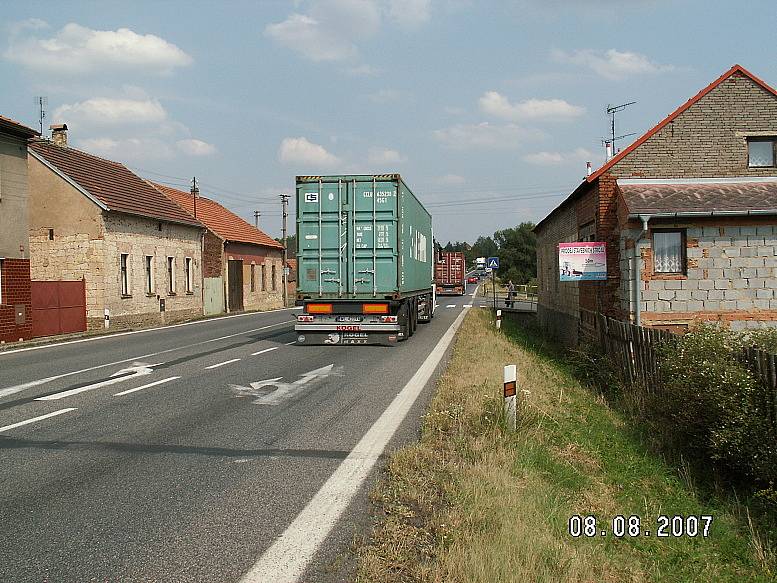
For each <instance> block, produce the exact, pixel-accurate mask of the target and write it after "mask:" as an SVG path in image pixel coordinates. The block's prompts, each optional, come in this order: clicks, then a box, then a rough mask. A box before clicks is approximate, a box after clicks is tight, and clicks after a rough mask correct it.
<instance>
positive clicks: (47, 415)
mask: <svg viewBox="0 0 777 583" xmlns="http://www.w3.org/2000/svg"><path fill="white" fill-rule="evenodd" d="M76 409H77V407H68V408H67V409H60V410H59V411H54V412H53V413H46V414H45V415H41V416H40V417H33V418H32V419H27V420H26V421H19V423H13V424H11V425H6V426H5V427H0V432H2V431H8V430H9V429H14V428H16V427H21V426H22V425H29V424H30V423H35V422H36V421H41V420H43V419H48V418H49V417H56V416H57V415H62V413H67V412H69V411H75V410H76Z"/></svg>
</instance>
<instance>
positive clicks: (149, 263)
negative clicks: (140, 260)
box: [145, 255, 154, 295]
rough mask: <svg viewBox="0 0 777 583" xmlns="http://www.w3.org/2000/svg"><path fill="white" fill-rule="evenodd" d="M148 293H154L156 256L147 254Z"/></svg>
mask: <svg viewBox="0 0 777 583" xmlns="http://www.w3.org/2000/svg"><path fill="white" fill-rule="evenodd" d="M145 267H146V294H147V295H152V294H153V293H154V256H153V255H146V266H145Z"/></svg>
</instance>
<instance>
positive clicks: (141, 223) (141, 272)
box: [87, 213, 202, 325]
mask: <svg viewBox="0 0 777 583" xmlns="http://www.w3.org/2000/svg"><path fill="white" fill-rule="evenodd" d="M160 227H161V230H160ZM201 233H202V231H201V230H200V229H199V228H196V227H189V226H186V225H178V224H173V223H166V222H161V223H160V222H159V221H156V220H153V219H146V218H142V217H134V216H130V215H120V214H116V213H111V214H108V215H106V218H105V235H104V243H103V257H104V263H103V278H102V282H103V293H102V307H101V308H100V310H99V313H97V314H95V313H93V312H92V313H88V314H87V315H88V317H89V321H90V323H93V322H94V320H93V318H98V319H99V320H100V321H101V320H102V318H103V313H102V310H103V308H105V307H107V308H108V309H109V310H110V314H111V322H112V323H113V322H116V323H119V322H129V323H132V324H133V325H135V324H138V325H139V324H148V323H156V322H167V323H169V322H171V321H176V320H179V319H185V318H190V317H194V316H198V315H202V252H201ZM123 253H125V254H127V255H128V256H129V257H128V259H129V260H128V279H129V294H126V295H125V296H123V295H122V293H121V269H120V261H121V259H120V256H121V254H123ZM146 256H151V257H153V258H154V259H153V261H152V264H153V269H152V271H153V274H152V292H151V293H150V294H149V293H147V289H146V269H145V258H146ZM168 257H173V258H174V264H175V269H174V280H175V291H174V293H172V294H171V293H170V291H169V282H168V270H167V258H168ZM187 257H188V258H191V260H192V280H191V283H192V291H191V293H188V292H187V291H186V269H185V266H186V262H185V260H186V258H187ZM160 299H164V300H165V312H164V313H162V312H161V309H160Z"/></svg>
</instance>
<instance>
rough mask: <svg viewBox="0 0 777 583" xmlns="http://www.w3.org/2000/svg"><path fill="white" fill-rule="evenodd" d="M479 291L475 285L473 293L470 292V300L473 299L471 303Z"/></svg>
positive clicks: (478, 286) (478, 287) (478, 285)
mask: <svg viewBox="0 0 777 583" xmlns="http://www.w3.org/2000/svg"><path fill="white" fill-rule="evenodd" d="M479 289H480V284H477V285H476V286H475V291H473V292H472V299H473V301H474V299H475V296H476V295H477V293H478V290H479Z"/></svg>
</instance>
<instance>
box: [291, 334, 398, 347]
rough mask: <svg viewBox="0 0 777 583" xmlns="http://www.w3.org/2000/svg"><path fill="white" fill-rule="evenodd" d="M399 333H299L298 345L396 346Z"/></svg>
mask: <svg viewBox="0 0 777 583" xmlns="http://www.w3.org/2000/svg"><path fill="white" fill-rule="evenodd" d="M398 340H399V338H398V333H396V332H393V333H391V334H381V333H375V332H372V333H358V332H309V331H304V332H298V333H297V345H310V346H359V345H361V346H396V344H397V341H398Z"/></svg>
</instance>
